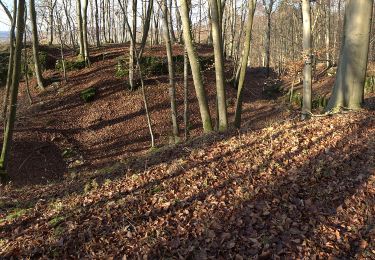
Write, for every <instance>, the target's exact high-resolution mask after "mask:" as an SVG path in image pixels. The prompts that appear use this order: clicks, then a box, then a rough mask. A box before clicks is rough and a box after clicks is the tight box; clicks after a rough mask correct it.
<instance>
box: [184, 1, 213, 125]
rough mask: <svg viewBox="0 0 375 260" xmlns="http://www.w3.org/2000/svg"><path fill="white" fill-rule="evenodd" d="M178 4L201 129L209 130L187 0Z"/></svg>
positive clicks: (205, 98)
mask: <svg viewBox="0 0 375 260" xmlns="http://www.w3.org/2000/svg"><path fill="white" fill-rule="evenodd" d="M180 5H181V10H180V14H181V20H182V28H183V37H184V43H185V47H186V50H187V53H188V56H189V62H190V68H191V73H192V75H193V81H194V87H195V92H196V95H197V99H198V104H199V111H200V114H201V118H202V124H203V130H204V132H211V131H212V122H211V115H210V110H209V108H208V103H207V97H206V91H205V89H204V86H203V79H202V74H201V67H200V64H199V61H198V55H197V53H196V51H195V49H194V45H193V39H192V36H191V31H190V29H191V28H190V21H189V11H188V4H187V0H180Z"/></svg>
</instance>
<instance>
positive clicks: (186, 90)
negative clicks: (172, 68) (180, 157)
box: [184, 49, 189, 141]
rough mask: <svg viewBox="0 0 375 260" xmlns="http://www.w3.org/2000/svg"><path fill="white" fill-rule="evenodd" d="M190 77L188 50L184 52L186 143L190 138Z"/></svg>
mask: <svg viewBox="0 0 375 260" xmlns="http://www.w3.org/2000/svg"><path fill="white" fill-rule="evenodd" d="M188 76H189V58H188V54H187V51H186V49H185V50H184V126H185V131H184V137H185V141H186V140H187V139H188V136H189V86H188Z"/></svg>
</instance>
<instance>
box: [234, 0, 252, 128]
mask: <svg viewBox="0 0 375 260" xmlns="http://www.w3.org/2000/svg"><path fill="white" fill-rule="evenodd" d="M255 9H256V0H249V15H248V18H247V24H246V38H245V43H244V52H243V56H242V60H241V70H240V76H239V80H238V88H237V101H236V112H235V117H234V125H235V127H237V128H240V126H241V114H242V97H243V89H244V83H245V76H246V71H247V63H248V59H249V54H250V49H251V31H252V28H253V21H254V13H255Z"/></svg>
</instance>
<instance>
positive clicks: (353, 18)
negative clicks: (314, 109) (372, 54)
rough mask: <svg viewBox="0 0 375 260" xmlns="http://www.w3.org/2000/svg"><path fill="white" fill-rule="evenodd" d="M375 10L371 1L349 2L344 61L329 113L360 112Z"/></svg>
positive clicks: (338, 69)
mask: <svg viewBox="0 0 375 260" xmlns="http://www.w3.org/2000/svg"><path fill="white" fill-rule="evenodd" d="M372 10H373V1H372V0H347V5H346V9H345V17H344V35H343V42H342V47H341V54H340V56H341V57H340V62H339V66H338V68H337V73H336V81H335V85H334V88H333V91H332V95H331V98H330V100H329V102H328V106H327V111H330V110H336V109H340V108H346V109H359V108H360V107H361V105H362V103H363V99H364V83H365V78H366V70H367V60H368V51H369V42H370V31H371V20H372Z"/></svg>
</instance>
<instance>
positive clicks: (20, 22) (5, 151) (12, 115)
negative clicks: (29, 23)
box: [0, 0, 25, 181]
mask: <svg viewBox="0 0 375 260" xmlns="http://www.w3.org/2000/svg"><path fill="white" fill-rule="evenodd" d="M24 10H25V0H19V1H18V8H17V32H16V47H15V56H14V64H13V65H14V67H13V75H12V86H11V89H10V91H11V94H10V108H9V115H8V120H7V122H6V125H5V127H4V136H3V146H2V151H1V156H0V179H1V181H6V179H7V171H6V170H7V164H8V159H9V153H10V148H11V143H12V138H13V129H14V123H15V121H16V109H17V96H18V85H19V80H20V74H21V50H22V41H23V33H24V29H25V21H24Z"/></svg>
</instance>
